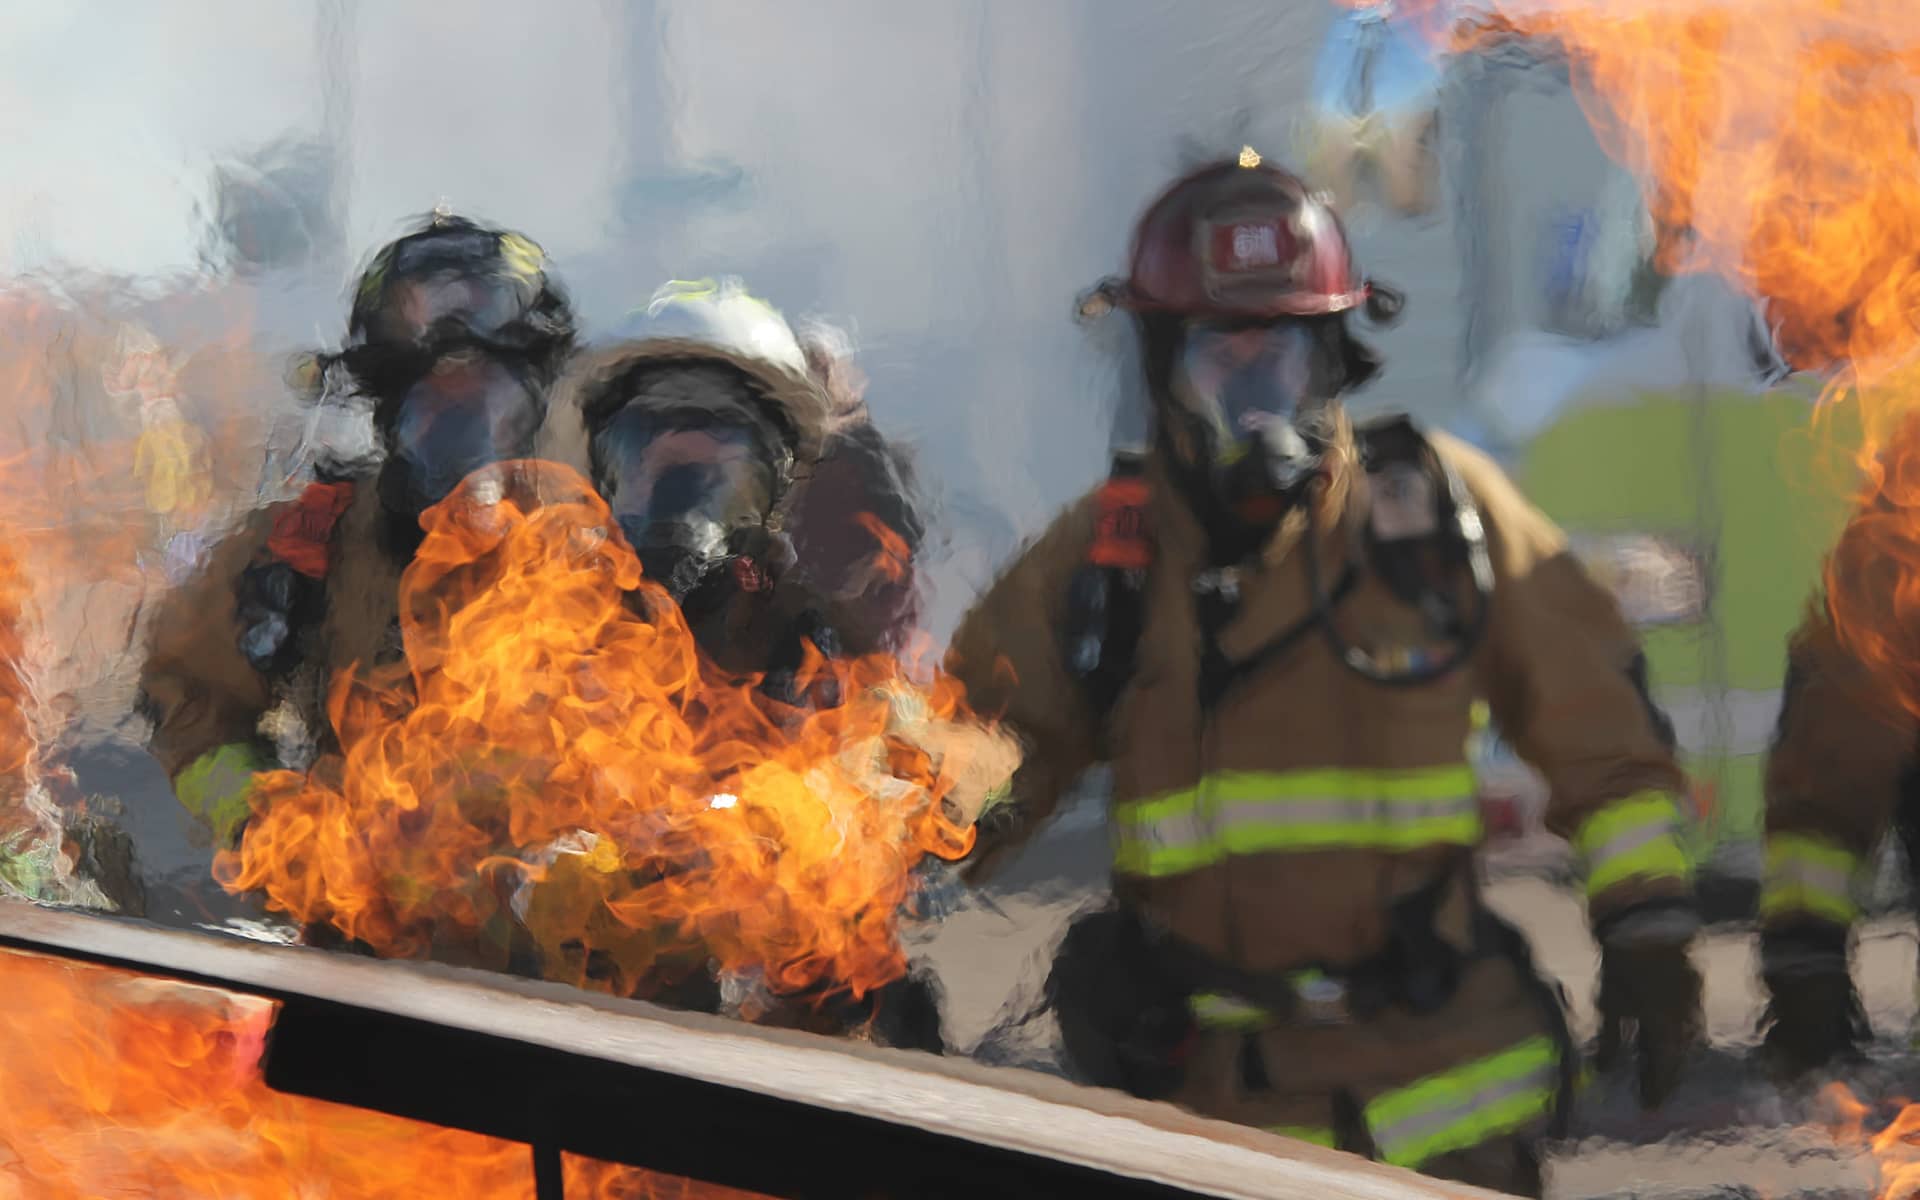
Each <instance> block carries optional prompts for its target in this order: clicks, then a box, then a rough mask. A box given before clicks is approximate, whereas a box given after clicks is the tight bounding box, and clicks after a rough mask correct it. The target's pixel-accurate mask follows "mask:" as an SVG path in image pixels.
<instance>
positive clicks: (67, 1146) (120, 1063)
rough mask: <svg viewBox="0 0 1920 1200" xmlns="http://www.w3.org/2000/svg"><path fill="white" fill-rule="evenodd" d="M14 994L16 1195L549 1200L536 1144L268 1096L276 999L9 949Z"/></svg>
mask: <svg viewBox="0 0 1920 1200" xmlns="http://www.w3.org/2000/svg"><path fill="white" fill-rule="evenodd" d="M0 988H4V990H5V993H6V996H7V1004H6V1006H5V1009H4V1011H3V1012H0V1084H4V1086H5V1093H6V1096H7V1102H6V1104H4V1105H0V1180H4V1181H5V1183H0V1195H6V1196H32V1197H34V1198H35V1200H67V1198H72V1200H83V1198H91V1197H96V1196H159V1197H183V1198H184V1197H200V1196H220V1197H231V1198H234V1200H251V1198H254V1197H258V1198H259V1200H292V1198H293V1197H296V1196H355V1197H364V1198H365V1200H386V1198H392V1200H401V1198H402V1197H413V1196H460V1197H473V1198H475V1200H495V1198H497V1200H526V1198H528V1197H531V1196H532V1195H533V1192H534V1183H533V1168H532V1159H531V1157H530V1156H529V1154H528V1151H527V1147H525V1146H523V1145H520V1144H518V1143H513V1142H503V1141H497V1140H495V1139H493V1138H486V1137H481V1136H479V1135H478V1134H471V1133H463V1132H459V1131H457V1130H450V1129H438V1128H434V1127H432V1126H426V1125H420V1124H417V1123H415V1122H412V1121H405V1120H401V1119H400V1118H398V1117H390V1116H386V1115H385V1114H382V1113H373V1112H365V1111H361V1110H358V1109H351V1108H345V1107H341V1106H339V1105H334V1104H327V1103H323V1102H321V1101H317V1100H308V1099H305V1098H303V1097H299V1096H289V1095H285V1094H283V1093H280V1092H275V1091H273V1090H271V1089H269V1088H268V1087H267V1086H266V1083H265V1081H264V1080H263V1079H262V1078H261V1074H260V1069H259V1065H258V1064H259V1061H260V1056H261V1052H262V1049H263V1046H264V1043H265V1040H266V1034H267V1028H268V1025H269V1023H270V1022H271V1020H272V1017H273V1006H272V1005H271V1004H269V1003H268V1002H266V1001H264V1000H257V999H254V998H252V997H244V996H231V995H227V994H225V993H222V992H217V991H214V990H212V989H209V988H202V987H195V986H190V985H186V984H177V983H171V982H167V981H161V980H152V979H143V978H140V977H137V976H132V975H128V974H126V973H124V972H121V971H113V970H109V969H107V968H104V967H95V966H82V965H79V964H75V963H68V962H61V961H58V960H54V959H47V958H40V957H37V956H32V955H23V954H18V953H15V952H12V951H0ZM566 1167H567V1178H566V1185H567V1186H566V1192H567V1195H569V1196H574V1195H579V1196H597V1197H606V1198H607V1200H614V1198H620V1200H643V1198H646V1197H660V1198H664V1197H669V1196H672V1197H683V1198H688V1200H691V1198H692V1197H712V1198H713V1200H751V1198H750V1194H749V1193H745V1192H738V1191H734V1190H731V1189H728V1188H722V1187H718V1186H714V1185H709V1184H699V1183H694V1182H691V1181H687V1180H676V1179H672V1178H663V1177H659V1176H655V1175H651V1174H649V1173H647V1172H644V1171H641V1170H638V1169H635V1168H631V1167H619V1166H614V1165H612V1164H608V1163H599V1162H589V1161H585V1160H578V1159H575V1160H570V1161H568V1162H567V1164H566ZM7 1184H11V1185H13V1187H12V1188H9V1187H8V1186H7Z"/></svg>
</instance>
